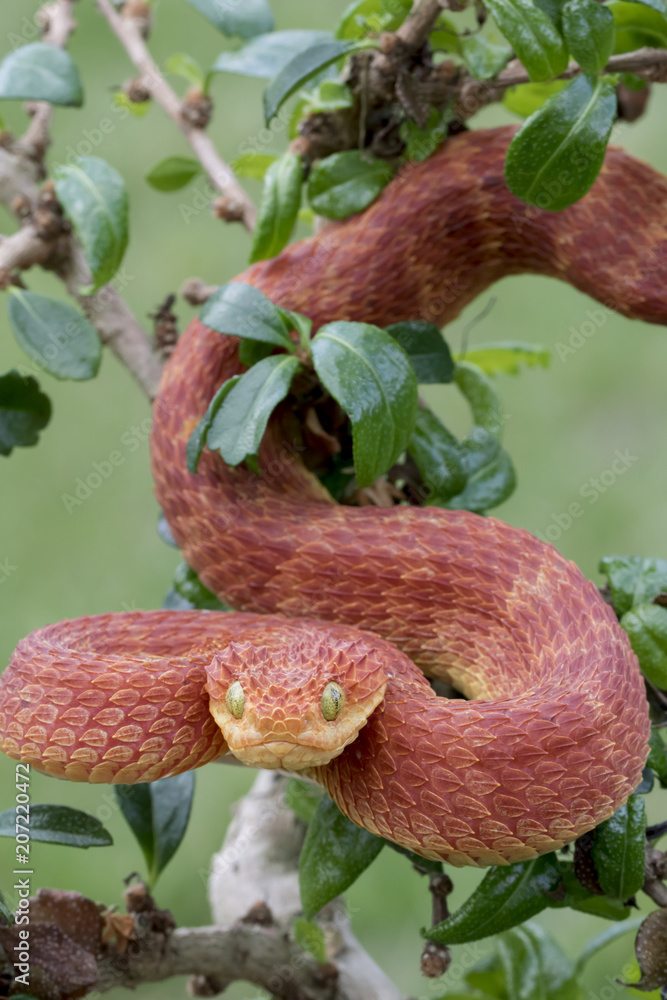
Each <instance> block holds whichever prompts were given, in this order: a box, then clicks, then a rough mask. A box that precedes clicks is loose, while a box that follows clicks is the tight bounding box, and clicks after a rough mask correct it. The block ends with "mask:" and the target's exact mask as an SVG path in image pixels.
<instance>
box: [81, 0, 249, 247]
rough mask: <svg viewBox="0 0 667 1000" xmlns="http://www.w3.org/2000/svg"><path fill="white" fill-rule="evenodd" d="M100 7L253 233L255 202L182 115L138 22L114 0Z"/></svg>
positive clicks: (100, 1)
mask: <svg viewBox="0 0 667 1000" xmlns="http://www.w3.org/2000/svg"><path fill="white" fill-rule="evenodd" d="M97 6H98V7H99V9H100V10H101V12H102V14H103V16H104V17H105V18H106V20H107V21H108V22H109V25H110V27H111V29H112V31H113V32H114V34H115V35H116V37H117V38H118V40H119V41H120V43H121V44H122V46H123V48H124V49H125V51H126V52H127V54H128V56H129V57H130V59H131V60H132V62H133V63H134V65H135V66H136V68H137V69H138V70H139V72H140V73H141V75H142V83H143V84H144V86H145V87H146V89H147V90H148V92H149V93H150V95H151V97H152V98H153V99H154V100H155V101H157V103H158V104H159V105H160V106H161V107H162V108H163V110H164V111H166V113H167V114H168V115H169V117H170V118H171V119H172V120H173V121H174V122H175V123H176V125H177V126H178V128H179V129H180V130H181V132H182V133H183V135H184V136H185V138H186V139H187V140H188V142H189V143H190V146H191V147H192V150H193V152H194V154H195V156H196V157H197V159H198V160H199V162H200V163H201V165H202V167H203V168H204V170H205V172H206V174H207V175H208V177H209V180H210V181H211V183H212V184H213V185H214V186H215V187H216V188H217V189H218V190H219V191H220V193H221V195H222V196H223V198H225V200H226V202H227V206H228V211H229V212H230V215H231V214H233V213H231V211H230V206H234V207H235V208H236V217H237V218H239V219H240V221H242V222H243V225H244V226H245V228H246V229H247V230H248V231H249V232H252V230H253V228H254V226H255V219H256V215H257V210H256V208H255V205H254V203H253V202H252V200H251V199H250V198H249V197H248V195H247V194H246V193H245V191H244V190H243V188H242V187H241V185H240V184H239V182H238V181H237V179H236V177H235V175H234V172H233V171H232V169H231V167H230V166H229V165H228V164H227V163H225V161H224V160H223V159H221V157H220V155H219V153H218V151H217V149H216V148H215V145H214V143H213V141H212V140H211V138H210V136H209V135H208V133H207V132H206V131H205V130H204V129H202V128H197V127H195V126H193V125H192V124H191V123H190V122H189V121H188V120H187V119H186V118H185V116H184V115H183V114H182V111H181V100H180V98H179V97H178V95H177V94H176V93H175V92H174V91H173V90H172V89H171V87H170V86H169V84H168V83H167V81H166V80H165V78H164V76H163V75H162V73H161V72H160V69H159V67H158V65H157V63H156V62H155V61H154V59H153V57H152V56H151V54H150V52H149V51H148V48H147V46H146V43H145V41H144V39H143V37H142V34H141V30H140V27H139V25H138V24H137V22H136V21H135V20H134V19H133V18H131V17H122V16H121V15H120V14H119V13H118V11H117V10H116V9H115V8H114V7H113V5H112V4H111V3H110V0H97Z"/></svg>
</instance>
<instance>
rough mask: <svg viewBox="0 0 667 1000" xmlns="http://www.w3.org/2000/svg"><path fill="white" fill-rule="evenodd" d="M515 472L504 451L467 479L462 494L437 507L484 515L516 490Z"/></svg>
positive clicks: (510, 460)
mask: <svg viewBox="0 0 667 1000" xmlns="http://www.w3.org/2000/svg"><path fill="white" fill-rule="evenodd" d="M516 482H517V480H516V470H515V468H514V463H513V462H512V459H511V458H510V457H509V455H508V454H507V452H506V451H505V449H504V448H503V449H501V450H500V451H499V453H498V455H497V457H496V458H495V459H494V460H493V462H491V463H490V464H489V465H486V466H484V467H483V468H482V469H480V470H479V471H478V472H476V473H475V474H474V475H473V476H471V477H470V478H469V479H468V482H467V483H466V485H465V488H464V490H463V492H461V493H459V494H458V495H457V496H453V497H451V498H449V499H448V500H447V501H446V503H443V504H440V503H439V501H438V505H439V506H444V507H448V508H449V509H450V510H470V511H472V512H473V513H474V514H485V513H486V512H487V511H488V510H491V509H492V508H493V507H497V506H498V504H501V503H504V502H505V500H507V499H508V498H509V497H511V495H512V493H514V490H515V489H516Z"/></svg>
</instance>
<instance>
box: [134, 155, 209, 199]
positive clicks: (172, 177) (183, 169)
mask: <svg viewBox="0 0 667 1000" xmlns="http://www.w3.org/2000/svg"><path fill="white" fill-rule="evenodd" d="M201 172H202V168H201V164H200V163H199V160H193V159H192V157H190V156H168V157H167V158H166V159H165V160H160V162H159V163H156V165H155V166H154V167H153V169H152V170H151V171H150V173H148V174H146V180H147V181H148V183H149V184H150V186H151V187H152V188H155V190H156V191H180V189H181V188H184V187H185V186H186V185H187V184H189V183H190V181H191V180H193V179H194V178H195V177H196V176H197V174H200V173H201Z"/></svg>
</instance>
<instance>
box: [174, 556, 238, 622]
mask: <svg viewBox="0 0 667 1000" xmlns="http://www.w3.org/2000/svg"><path fill="white" fill-rule="evenodd" d="M173 586H174V590H175V591H176V593H177V594H179V595H180V596H181V597H182V598H183V599H184V600H186V601H187V602H188V603H189V604H190V606H191V607H193V608H198V609H199V610H200V611H225V610H227V606H226V605H225V604H223V603H222V601H219V600H218V598H217V597H216V596H215V594H213V593H212V592H211V591H210V590H209V589H208V587H205V586H204V584H203V583H202V582H201V580H200V579H199V577H198V576H197V574H196V573H195V571H194V570H193V569H190V567H189V566H188V564H187V563H186V562H180V563H179V564H178V566H177V567H176V569H175V570H174V584H173Z"/></svg>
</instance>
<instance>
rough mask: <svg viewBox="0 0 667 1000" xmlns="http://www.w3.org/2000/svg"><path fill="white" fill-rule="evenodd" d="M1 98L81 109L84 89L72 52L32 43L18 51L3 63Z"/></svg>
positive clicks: (0, 70) (0, 81) (12, 53)
mask: <svg viewBox="0 0 667 1000" xmlns="http://www.w3.org/2000/svg"><path fill="white" fill-rule="evenodd" d="M0 98H2V99H5V100H19V101H48V103H49V104H64V105H66V106H68V107H75V108H80V107H81V105H82V104H83V88H82V86H81V78H80V77H79V71H78V69H77V68H76V66H75V64H74V62H73V60H72V57H71V56H70V55H69V53H68V52H66V51H65V50H64V49H61V48H59V47H58V46H57V45H48V44H47V43H46V42H32V43H31V44H30V45H22V46H21V47H20V48H18V49H14V51H13V52H10V53H9V55H8V56H5V58H4V59H3V60H2V62H1V63H0Z"/></svg>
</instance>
